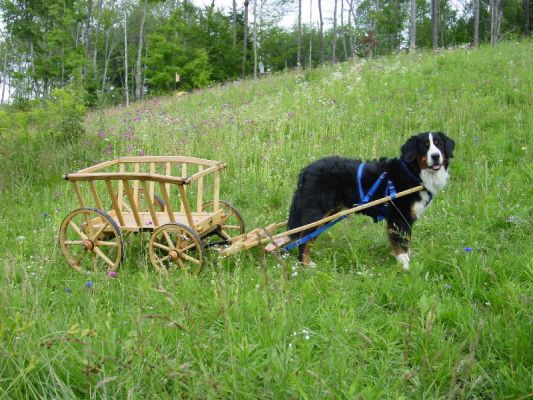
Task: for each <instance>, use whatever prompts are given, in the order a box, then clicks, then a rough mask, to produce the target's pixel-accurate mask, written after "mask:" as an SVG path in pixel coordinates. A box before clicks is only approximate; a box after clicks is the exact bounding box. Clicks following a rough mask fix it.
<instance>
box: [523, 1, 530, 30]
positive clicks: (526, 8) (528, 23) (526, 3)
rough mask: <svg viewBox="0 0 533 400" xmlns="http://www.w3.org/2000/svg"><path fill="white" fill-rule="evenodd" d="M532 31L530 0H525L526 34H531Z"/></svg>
mask: <svg viewBox="0 0 533 400" xmlns="http://www.w3.org/2000/svg"><path fill="white" fill-rule="evenodd" d="M530 31H531V6H530V4H529V0H524V35H525V36H529V32H530Z"/></svg>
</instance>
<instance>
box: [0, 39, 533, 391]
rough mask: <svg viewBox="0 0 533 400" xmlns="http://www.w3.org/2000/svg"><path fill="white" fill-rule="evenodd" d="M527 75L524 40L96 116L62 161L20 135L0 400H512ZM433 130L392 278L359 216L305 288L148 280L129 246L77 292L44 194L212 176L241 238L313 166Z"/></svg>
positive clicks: (0, 275) (225, 268) (64, 205)
mask: <svg viewBox="0 0 533 400" xmlns="http://www.w3.org/2000/svg"><path fill="white" fill-rule="evenodd" d="M532 55H533V43H531V41H524V42H522V43H502V44H501V45H500V46H498V47H496V48H491V47H485V46H482V47H481V48H480V49H459V50H454V51H442V52H438V53H433V52H431V53H429V52H428V53H426V52H423V51H420V52H417V53H415V54H397V55H393V56H389V57H383V58H376V59H373V60H357V61H351V62H347V63H340V64H337V65H336V66H327V67H323V68H317V69H314V70H309V71H305V72H296V71H293V72H289V73H284V74H273V75H272V76H269V77H266V78H264V79H260V80H257V81H251V80H242V81H239V82H234V83H227V84H225V85H224V86H220V87H218V86H215V87H211V88H209V89H206V90H201V91H200V90H199V91H195V92H193V93H191V94H187V95H184V96H182V97H180V98H176V97H175V96H169V97H167V98H154V99H150V100H146V101H142V102H138V103H135V104H133V105H132V106H131V107H130V108H128V109H126V108H124V107H116V108H111V109H106V110H101V111H97V112H93V113H91V114H89V116H88V118H87V121H86V123H87V125H86V130H87V133H86V134H85V135H82V136H81V137H80V139H79V140H78V141H76V142H72V143H69V144H65V142H64V141H63V142H62V143H61V144H60V142H59V141H49V140H46V141H45V140H42V141H31V140H30V139H31V138H32V137H33V136H32V135H28V139H27V140H25V141H23V142H19V144H20V149H23V150H24V151H21V150H20V149H19V150H17V151H15V150H12V152H11V153H10V154H7V157H4V154H2V155H0V162H2V165H1V171H2V172H3V173H4V176H6V175H7V174H9V175H8V176H10V175H11V174H13V173H15V174H16V175H17V180H16V182H15V184H14V185H10V186H9V187H7V188H6V187H5V186H4V190H3V191H2V193H1V195H0V233H1V235H2V241H0V253H1V254H2V257H1V261H0V262H1V266H0V299H1V301H2V307H0V397H1V398H6V399H13V400H18V399H27V398H28V397H30V398H57V399H66V398H127V397H128V396H129V397H134V398H143V397H145V398H213V399H214V398H252V397H253V398H273V399H283V398H309V399H323V398H349V399H352V398H363V399H367V398H380V399H381V398H390V399H419V398H425V399H430V398H431V399H433V398H434V399H444V398H450V399H451V398H456V399H466V398H471V399H476V398H477V399H503V398H514V399H519V398H527V396H529V394H530V393H531V392H532V387H531V366H532V365H533V354H532V352H531V351H528V349H529V348H530V346H531V341H532V329H531V324H532V319H531V316H532V314H531V309H532V297H531V293H532V290H533V288H532V282H533V279H532V278H533V275H532V274H533V264H532V260H533V254H532V248H531V236H532V234H533V232H532V226H533V223H532V222H533V209H532V207H531V198H532V196H533V193H532V186H531V184H530V183H531V182H530V181H531V150H532V149H533V142H532V137H531V134H530V132H532V131H533V114H532V113H531V107H532V106H533V97H532V96H533V92H532V91H531V87H532V85H533V80H532V79H533V75H532V74H531V59H532ZM4 126H5V125H4ZM428 129H439V130H444V131H446V132H447V133H448V134H449V135H450V136H452V137H453V138H454V139H455V140H456V142H457V147H456V152H455V153H456V154H455V158H454V160H453V163H452V165H451V182H450V185H449V187H447V188H446V190H445V191H444V192H442V193H439V194H438V196H436V197H435V199H434V200H433V202H432V204H431V206H430V207H429V208H428V209H427V211H426V213H425V214H424V216H423V217H422V219H421V220H420V221H419V222H417V225H416V227H415V229H414V239H413V251H414V255H413V258H414V260H413V264H412V271H411V272H409V273H403V272H401V267H400V266H398V265H396V263H395V261H394V257H392V256H391V255H390V254H389V251H390V248H389V244H388V240H387V238H386V233H385V231H384V227H383V226H382V224H374V223H372V222H371V221H370V220H369V219H367V218H364V217H362V216H358V217H353V218H350V219H348V220H346V221H345V222H343V223H342V224H338V225H337V226H336V227H334V228H333V229H332V230H331V231H329V232H328V233H326V234H324V235H323V236H321V237H320V238H319V239H318V240H317V243H316V245H315V247H314V249H313V254H314V256H315V257H314V259H315V261H316V262H317V266H316V268H302V267H301V266H299V265H298V264H297V263H296V262H295V258H294V256H293V255H292V254H291V255H290V256H289V257H287V258H283V257H276V256H270V255H269V256H262V254H261V252H260V251H257V250H255V251H253V250H252V251H249V252H243V253H241V254H238V255H236V256H231V257H227V258H224V259H220V258H218V257H217V255H216V252H215V251H213V250H211V251H210V252H209V256H208V265H207V267H206V268H205V269H204V271H203V272H202V274H201V275H200V276H199V277H194V276H189V275H187V274H183V273H180V272H179V271H175V272H173V273H169V274H168V275H162V276H160V275H157V274H156V273H155V272H154V271H153V270H152V267H151V266H150V263H149V261H148V257H147V254H146V250H145V246H146V242H147V240H148V239H147V233H144V234H139V235H130V236H129V237H128V238H127V240H126V242H127V243H126V246H127V247H126V253H127V254H126V258H125V260H124V262H123V263H122V265H121V267H120V269H119V270H118V272H117V278H112V277H109V276H107V275H105V274H104V273H97V274H92V275H90V276H86V275H81V274H77V273H75V272H73V271H72V270H71V269H70V268H69V266H68V265H67V263H66V262H65V260H64V258H63V256H62V254H61V251H60V249H59V246H58V244H57V234H58V229H59V225H60V224H61V221H62V219H63V218H64V216H65V215H67V213H68V212H70V211H71V210H73V209H75V208H77V207H78V205H77V202H76V198H75V195H74V193H73V192H72V191H71V188H70V187H69V185H68V184H67V183H66V182H64V181H62V179H61V176H62V174H63V173H67V172H72V171H75V170H78V169H81V168H84V167H87V166H89V165H93V164H95V163H96V162H98V161H103V160H106V159H110V158H113V157H116V156H128V155H138V154H142V153H144V154H150V155H176V154H180V155H191V156H197V157H202V158H209V159H218V160H222V161H227V162H228V168H227V169H225V170H224V173H223V176H222V185H221V190H222V193H221V197H222V198H224V199H227V200H229V201H231V202H232V203H233V204H234V205H235V206H236V207H237V208H238V209H239V210H240V211H241V213H242V214H243V215H244V217H245V219H246V222H247V227H248V230H250V229H251V228H253V227H258V226H266V225H267V224H269V223H272V222H275V221H283V220H284V219H285V218H286V214H287V209H288V205H289V202H290V198H291V193H292V191H293V190H294V185H295V184H296V180H297V176H298V171H299V170H300V169H301V168H302V167H303V166H304V165H306V164H307V163H309V162H310V161H312V160H315V159H317V158H319V157H321V156H325V155H329V154H340V155H346V156H349V157H363V158H369V159H371V158H375V157H379V156H395V155H397V154H398V152H399V147H400V145H401V143H403V142H404V141H405V139H406V138H407V137H409V135H411V134H412V133H416V132H420V131H424V130H428ZM21 136H24V133H23V134H22V135H21ZM0 140H2V141H3V143H5V140H6V132H5V131H3V133H2V136H1V137H0ZM5 148H6V147H5V146H2V145H0V151H5ZM39 154H40V156H36V155H39ZM4 171H9V172H7V173H5V172H4ZM39 171H41V172H39ZM175 190H176V188H173V192H172V196H175ZM103 196H104V194H102V197H103ZM104 203H105V204H106V207H109V201H108V199H107V201H105V202H104ZM465 249H466V250H465ZM88 281H91V284H87V283H88Z"/></svg>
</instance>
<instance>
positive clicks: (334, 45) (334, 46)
mask: <svg viewBox="0 0 533 400" xmlns="http://www.w3.org/2000/svg"><path fill="white" fill-rule="evenodd" d="M336 51H337V0H335V6H334V8H333V43H332V44H331V63H332V64H335V63H336V62H337V59H336Z"/></svg>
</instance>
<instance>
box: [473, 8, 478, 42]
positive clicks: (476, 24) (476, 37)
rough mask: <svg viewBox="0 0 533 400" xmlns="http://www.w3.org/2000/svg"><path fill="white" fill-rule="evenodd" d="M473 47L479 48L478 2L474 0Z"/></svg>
mask: <svg viewBox="0 0 533 400" xmlns="http://www.w3.org/2000/svg"><path fill="white" fill-rule="evenodd" d="M473 45H474V47H479V0H474V41H473Z"/></svg>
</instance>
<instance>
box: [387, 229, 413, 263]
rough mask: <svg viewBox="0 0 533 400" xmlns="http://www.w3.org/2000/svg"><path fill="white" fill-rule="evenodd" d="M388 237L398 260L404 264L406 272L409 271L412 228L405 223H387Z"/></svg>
mask: <svg viewBox="0 0 533 400" xmlns="http://www.w3.org/2000/svg"><path fill="white" fill-rule="evenodd" d="M387 236H388V237H389V241H390V244H391V246H392V251H393V254H394V256H395V257H396V259H397V260H398V261H399V262H400V263H401V264H402V267H403V269H404V271H408V270H409V261H410V260H411V257H410V254H411V251H410V250H409V242H410V241H411V227H410V225H409V224H408V223H406V222H405V221H403V222H398V221H387Z"/></svg>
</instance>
